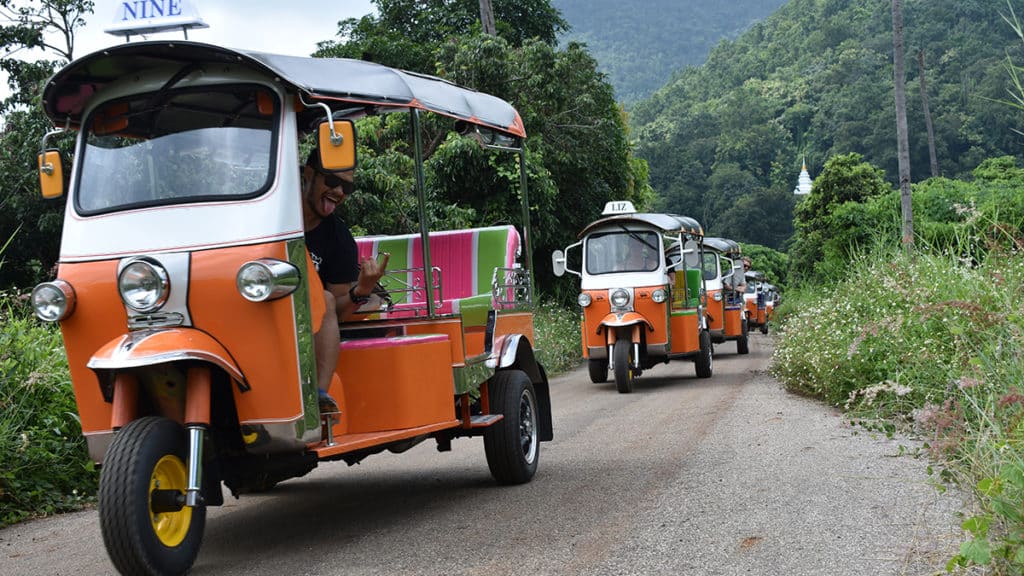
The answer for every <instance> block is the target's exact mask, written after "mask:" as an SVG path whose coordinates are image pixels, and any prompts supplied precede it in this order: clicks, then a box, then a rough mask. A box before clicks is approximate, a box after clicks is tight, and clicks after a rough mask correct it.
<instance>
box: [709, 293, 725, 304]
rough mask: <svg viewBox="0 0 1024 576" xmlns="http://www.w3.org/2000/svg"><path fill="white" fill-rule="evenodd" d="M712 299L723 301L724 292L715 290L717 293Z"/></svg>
mask: <svg viewBox="0 0 1024 576" xmlns="http://www.w3.org/2000/svg"><path fill="white" fill-rule="evenodd" d="M711 299H712V300H714V301H715V302H721V301H722V293H721V292H715V295H714V296H712V297H711Z"/></svg>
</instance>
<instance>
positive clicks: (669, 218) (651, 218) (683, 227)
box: [577, 212, 704, 238]
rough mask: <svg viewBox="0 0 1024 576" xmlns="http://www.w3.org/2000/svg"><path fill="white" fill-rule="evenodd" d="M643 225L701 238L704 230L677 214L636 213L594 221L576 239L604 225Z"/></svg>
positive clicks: (698, 223)
mask: <svg viewBox="0 0 1024 576" xmlns="http://www.w3.org/2000/svg"><path fill="white" fill-rule="evenodd" d="M630 223H633V224H643V225H646V226H653V227H655V228H660V229H661V231H662V232H669V233H672V232H682V233H685V234H690V235H693V236H703V235H704V229H703V228H701V226H700V222H697V221H696V220H694V219H693V218H690V217H688V216H679V215H677V214H650V213H644V212H641V213H636V214H617V215H615V216H609V217H607V218H601V219H600V220H595V221H594V222H591V223H590V224H588V225H587V227H586V228H584V229H583V231H582V232H580V233H579V235H578V236H577V238H583V237H584V236H586V235H587V234H589V233H591V232H592V231H593V230H594V229H596V228H599V227H601V226H604V225H606V224H622V225H626V224H630Z"/></svg>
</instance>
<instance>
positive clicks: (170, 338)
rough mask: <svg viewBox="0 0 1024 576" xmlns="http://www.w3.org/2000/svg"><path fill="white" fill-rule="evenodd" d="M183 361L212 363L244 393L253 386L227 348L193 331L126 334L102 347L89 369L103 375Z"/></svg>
mask: <svg viewBox="0 0 1024 576" xmlns="http://www.w3.org/2000/svg"><path fill="white" fill-rule="evenodd" d="M182 360H199V361H202V362H209V363H211V364H213V365H215V366H218V367H220V368H222V369H223V370H224V371H225V372H227V374H228V375H229V376H231V378H232V379H233V380H235V381H236V382H238V383H239V386H240V387H241V388H242V389H243V390H244V389H248V387H249V386H248V384H247V383H246V381H245V376H243V375H242V371H241V370H239V368H238V366H237V365H236V364H235V361H234V360H233V359H232V358H231V355H230V354H229V353H228V351H227V349H225V348H224V346H223V345H221V343H220V342H218V341H217V340H215V339H214V338H213V337H212V336H210V335H209V334H207V333H205V332H201V331H199V330H196V329H193V328H171V329H159V330H139V331H137V332H131V333H128V334H125V335H123V336H120V337H118V338H115V339H113V340H111V341H110V342H107V343H106V344H104V345H103V346H101V347H100V349H99V350H97V351H96V353H95V354H93V355H92V358H90V359H89V363H88V364H86V366H88V367H89V368H91V369H92V370H93V371H95V372H97V373H100V372H104V371H116V370H126V369H131V368H140V367H143V366H153V365H156V364H168V363H171V362H178V361H182Z"/></svg>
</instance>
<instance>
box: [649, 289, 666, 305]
mask: <svg viewBox="0 0 1024 576" xmlns="http://www.w3.org/2000/svg"><path fill="white" fill-rule="evenodd" d="M651 300H654V301H655V302H656V303H658V304H661V303H662V302H664V301H665V300H668V292H665V291H664V290H662V289H661V288H658V289H657V290H655V291H654V292H651Z"/></svg>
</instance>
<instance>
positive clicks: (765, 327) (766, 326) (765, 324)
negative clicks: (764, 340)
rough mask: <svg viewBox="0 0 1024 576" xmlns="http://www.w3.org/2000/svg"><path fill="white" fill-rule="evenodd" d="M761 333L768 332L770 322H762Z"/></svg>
mask: <svg viewBox="0 0 1024 576" xmlns="http://www.w3.org/2000/svg"><path fill="white" fill-rule="evenodd" d="M761 334H765V335H767V334H768V323H767V322H765V323H764V324H761Z"/></svg>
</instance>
